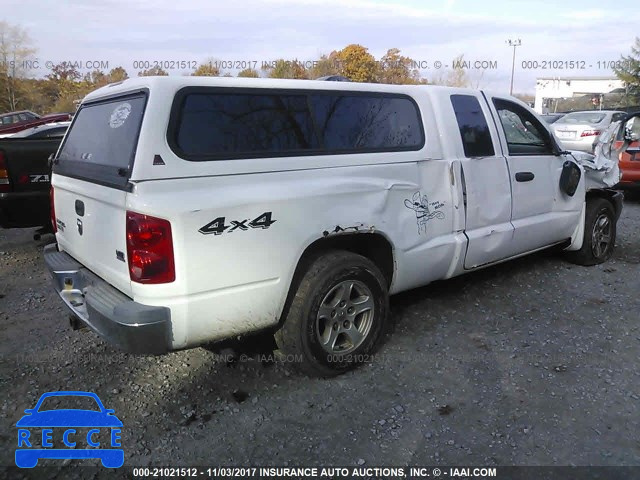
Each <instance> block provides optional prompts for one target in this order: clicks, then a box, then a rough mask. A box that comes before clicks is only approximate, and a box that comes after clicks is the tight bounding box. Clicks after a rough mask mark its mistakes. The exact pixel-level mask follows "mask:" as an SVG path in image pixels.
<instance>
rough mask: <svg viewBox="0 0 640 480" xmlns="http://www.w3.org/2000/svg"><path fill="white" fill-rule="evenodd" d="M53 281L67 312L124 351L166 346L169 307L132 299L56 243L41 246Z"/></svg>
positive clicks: (162, 349) (148, 350)
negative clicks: (155, 305)
mask: <svg viewBox="0 0 640 480" xmlns="http://www.w3.org/2000/svg"><path fill="white" fill-rule="evenodd" d="M44 260H45V263H46V264H47V268H48V270H49V272H50V273H51V276H52V277H53V285H54V288H55V290H56V292H57V293H58V295H60V298H62V301H63V302H64V303H65V305H66V306H67V307H68V308H69V310H71V312H72V313H73V314H74V315H76V316H77V317H78V318H80V319H81V320H82V321H83V322H84V323H86V324H87V326H88V327H90V328H91V329H92V330H94V331H95V332H96V333H98V334H99V335H100V336H102V337H104V338H105V340H107V341H108V342H109V343H112V344H114V345H116V346H118V347H119V348H121V349H122V350H124V351H125V352H130V353H151V354H159V353H165V352H167V351H169V350H170V346H171V311H170V310H169V309H168V308H166V307H154V306H149V305H142V304H140V303H136V302H134V301H133V300H132V299H131V298H129V297H127V296H126V295H125V294H124V293H122V292H120V291H119V290H117V289H115V288H114V287H112V286H111V285H109V284H108V283H107V282H105V281H104V280H102V279H101V278H100V277H98V276H97V275H95V274H94V273H93V272H91V271H90V270H89V269H87V268H86V267H84V266H83V265H82V264H80V263H79V262H77V261H76V260H75V259H73V258H72V257H71V256H70V255H68V254H67V253H65V252H59V251H58V248H57V245H56V244H55V243H54V244H50V245H47V246H46V247H45V248H44Z"/></svg>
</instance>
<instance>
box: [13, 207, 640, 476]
mask: <svg viewBox="0 0 640 480" xmlns="http://www.w3.org/2000/svg"><path fill="white" fill-rule="evenodd" d="M32 235H33V230H0V332H1V333H0V338H1V341H0V361H1V363H0V369H1V374H0V382H1V383H0V388H1V391H2V399H1V400H0V403H1V411H0V422H1V428H0V438H1V440H2V444H3V445H4V448H3V449H2V450H0V465H2V466H9V465H13V464H14V460H13V455H14V449H15V445H16V427H15V422H16V421H17V420H18V419H19V418H20V417H21V415H22V411H23V410H24V409H25V408H31V407H32V406H33V405H34V404H35V402H36V400H37V399H38V398H39V397H40V395H41V394H42V393H44V392H47V391H52V390H88V391H93V392H96V393H97V394H98V395H99V396H100V398H101V399H102V401H103V402H104V404H105V406H106V407H107V408H113V409H115V411H116V415H117V416H118V417H119V418H120V419H121V420H122V421H123V423H124V428H123V431H122V444H123V448H124V451H125V465H130V466H134V465H244V466H247V465H256V464H258V465H301V464H303V465H304V464H313V465H343V466H350V465H354V466H355V465H365V466H373V465H406V464H410V465H419V464H425V465H483V466H493V465H640V433H639V432H640V369H638V362H639V360H640V329H639V322H638V320H639V317H640V296H639V295H638V293H639V292H640V196H638V195H636V196H634V197H631V198H628V199H627V200H626V201H625V210H624V212H623V215H622V218H621V219H620V222H619V224H618V245H617V249H616V251H615V254H614V257H613V259H612V260H611V261H609V262H608V263H606V264H604V265H600V266H596V267H590V268H587V267H578V266H575V265H571V264H569V263H567V262H566V261H564V260H563V259H562V258H561V257H558V256H557V255H553V254H550V253H542V254H537V255H533V256H529V257H526V258H523V259H520V260H516V261H512V262H509V263H506V264H503V265H499V266H496V267H493V268H489V269H486V270H483V271H480V272H476V273H473V274H469V275H466V276H462V277H459V278H456V279H452V280H449V281H445V282H437V283H435V284H432V285H430V286H427V287H425V288H421V289H417V290H413V291H410V292H407V293H403V294H400V295H398V296H396V297H393V299H392V314H393V315H394V316H395V318H396V319H397V322H398V324H397V328H396V331H395V333H394V334H393V336H392V337H391V338H390V339H389V340H388V341H387V342H386V344H385V346H384V347H383V348H382V349H381V351H380V352H379V354H378V355H377V356H376V358H374V359H373V361H372V362H371V363H368V364H366V365H365V366H363V367H362V368H359V369H357V370H356V371H354V372H350V373H348V374H345V375H343V376H341V377H339V378H335V379H330V380H319V379H312V378H306V377H303V376H301V375H299V374H297V373H296V372H295V371H294V370H293V369H292V368H291V365H289V364H287V363H286V362H281V361H279V360H278V361H275V362H274V361H273V357H272V356H270V355H267V354H262V355H259V354H253V355H247V356H244V357H242V358H241V359H240V360H239V361H234V362H228V361H226V360H228V359H229V357H228V356H227V355H226V352H222V353H218V354H216V353H213V352H211V351H208V350H205V349H202V348H198V349H194V350H189V351H183V352H177V353H172V354H169V355H166V356H161V357H152V356H134V355H126V354H123V353H121V352H119V351H118V350H116V349H114V348H112V347H111V346H110V345H108V344H105V343H104V342H103V341H102V340H100V339H99V338H98V337H97V336H96V335H95V334H93V333H92V332H90V331H87V330H83V331H72V330H70V328H69V326H68V321H67V315H66V313H65V311H64V309H63V308H62V304H61V301H60V300H59V299H58V298H57V296H56V295H55V294H54V293H53V291H52V289H51V287H50V284H49V277H48V274H46V273H45V270H44V264H43V261H42V258H41V251H42V247H43V246H44V245H45V244H46V243H49V242H51V241H52V237H49V238H47V239H42V240H40V241H34V240H33V239H32V238H31V237H32ZM51 462H53V461H49V464H52V463H51ZM74 462H76V461H74ZM42 464H47V462H46V461H44V462H42ZM53 464H56V463H53ZM36 470H37V469H36ZM77 471H78V470H77V469H76V472H77ZM4 472H5V473H6V472H7V470H5V471H4ZM23 472H24V471H22V473H23ZM14 473H15V471H13V473H12V475H13V474H14Z"/></svg>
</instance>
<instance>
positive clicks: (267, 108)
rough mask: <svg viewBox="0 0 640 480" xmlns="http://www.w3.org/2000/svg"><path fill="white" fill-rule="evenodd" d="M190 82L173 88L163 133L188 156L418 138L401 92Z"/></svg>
mask: <svg viewBox="0 0 640 480" xmlns="http://www.w3.org/2000/svg"><path fill="white" fill-rule="evenodd" d="M189 90H191V91H189ZM193 90H194V89H187V92H184V91H183V92H184V93H182V94H181V93H179V94H178V97H177V99H176V103H175V104H174V111H173V113H172V120H171V126H170V128H169V134H168V135H169V143H170V144H171V146H172V148H173V149H174V150H175V151H176V153H178V154H179V155H180V156H181V157H183V158H185V159H187V160H215V159H229V158H256V157H277V156H287V155H322V154H327V153H361V152H368V151H398V150H419V149H420V148H422V146H423V145H424V133H423V131H422V127H421V121H420V116H419V113H418V110H417V106H416V104H415V103H414V102H413V101H412V100H410V99H409V98H408V97H404V96H401V95H396V96H389V95H384V96H382V95H379V96H378V95H365V94H358V95H355V94H353V93H352V94H348V93H346V92H318V91H314V92H305V91H299V92H298V91H296V92H290V91H289V92H278V91H271V90H261V91H255V90H254V91H251V92H246V93H245V92H239V93H227V92H225V91H223V90H222V89H197V91H193Z"/></svg>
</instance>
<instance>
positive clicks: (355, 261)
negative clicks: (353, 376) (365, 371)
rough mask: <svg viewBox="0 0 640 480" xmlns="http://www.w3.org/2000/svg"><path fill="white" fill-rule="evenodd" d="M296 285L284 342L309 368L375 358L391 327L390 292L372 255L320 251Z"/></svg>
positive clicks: (279, 338) (332, 368)
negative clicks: (389, 312)
mask: <svg viewBox="0 0 640 480" xmlns="http://www.w3.org/2000/svg"><path fill="white" fill-rule="evenodd" d="M294 288H296V291H295V296H294V297H293V300H292V302H291V305H290V307H289V309H288V311H287V312H285V321H284V324H283V326H282V328H281V329H280V330H279V331H278V332H276V335H275V338H276V343H277V344H278V347H279V348H280V350H281V351H282V353H284V354H285V355H286V356H287V357H291V358H294V359H295V362H296V365H297V366H298V367H299V368H300V369H301V370H302V371H304V372H305V373H307V374H311V375H315V376H324V377H327V376H334V375H338V374H340V373H342V372H345V371H347V370H349V369H351V368H354V367H355V366H356V365H358V364H361V363H364V362H367V361H370V360H371V355H372V353H373V352H374V351H375V349H376V347H377V346H378V345H379V344H380V343H381V341H382V339H383V337H384V334H385V333H386V332H387V327H388V318H387V317H388V311H389V293H388V288H387V282H386V280H385V279H384V277H383V275H382V273H381V272H380V270H379V269H378V267H376V265H375V264H374V263H373V262H371V261H370V260H369V259H368V258H365V257H363V256H361V255H357V254H354V253H351V252H344V251H332V252H328V253H326V254H324V255H322V256H320V257H318V258H317V259H316V260H315V261H314V262H313V263H312V264H311V265H310V266H309V268H308V269H307V271H306V273H305V275H304V277H303V278H302V280H301V281H300V283H299V284H298V285H297V286H296V287H294Z"/></svg>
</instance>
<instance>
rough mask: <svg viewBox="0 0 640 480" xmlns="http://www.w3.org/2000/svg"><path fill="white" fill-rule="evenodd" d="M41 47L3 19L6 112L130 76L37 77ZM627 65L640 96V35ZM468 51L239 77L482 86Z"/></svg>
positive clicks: (63, 106)
mask: <svg viewBox="0 0 640 480" xmlns="http://www.w3.org/2000/svg"><path fill="white" fill-rule="evenodd" d="M36 52H37V49H36V48H35V47H34V46H33V42H32V41H31V39H30V37H29V35H28V32H27V31H26V30H25V29H24V28H22V27H20V26H17V25H11V24H9V23H7V22H3V21H0V112H6V111H14V110H33V111H35V112H38V113H42V114H45V113H51V112H73V111H75V108H76V105H77V102H78V101H79V100H81V99H82V98H83V97H84V96H85V95H86V94H87V93H89V92H90V91H92V90H95V89H96V88H99V87H102V86H105V85H107V84H109V83H113V82H119V81H122V80H125V79H127V78H129V73H128V72H127V71H126V70H125V69H124V68H123V67H122V66H117V67H114V68H111V69H110V70H109V71H108V72H105V71H101V70H94V71H90V72H86V73H84V74H83V73H81V72H80V71H78V69H77V68H76V65H74V64H73V63H71V62H60V63H58V64H56V65H52V66H51V67H50V68H49V73H48V74H47V75H46V76H45V77H44V78H34V77H33V72H32V71H30V70H29V68H28V65H29V59H32V58H34V56H35V54H36ZM623 60H624V62H623V63H622V65H624V66H625V67H624V68H623V69H621V70H616V72H615V73H616V74H617V75H618V77H619V78H621V79H622V80H624V81H625V82H626V84H627V85H628V86H629V89H630V92H631V93H632V94H634V95H635V94H638V95H639V96H640V39H637V38H636V44H635V46H634V47H632V52H631V55H629V56H628V57H623ZM463 62H464V56H463V55H459V56H458V57H456V58H455V59H454V60H453V62H452V67H451V68H449V69H441V70H438V71H437V73H435V74H434V75H432V76H430V77H429V78H425V77H423V76H421V75H420V72H419V71H418V69H416V68H415V66H416V62H415V61H414V60H413V59H412V58H410V57H408V56H404V55H402V53H401V51H400V49H398V48H390V49H388V50H387V52H386V53H385V54H384V55H383V56H382V57H381V58H380V59H376V58H375V57H374V56H373V55H372V54H371V53H370V52H369V49H368V48H366V47H364V46H362V45H359V44H351V45H347V46H346V47H344V48H342V49H341V50H336V51H332V52H331V53H329V54H325V55H321V56H320V58H318V59H317V60H314V61H313V62H298V61H295V60H288V59H285V58H280V59H277V60H274V61H271V62H268V63H266V64H264V65H262V66H261V68H260V69H259V70H257V69H251V68H247V69H245V70H241V71H239V72H238V73H237V76H238V77H256V78H257V77H268V78H291V79H314V78H318V77H323V76H327V75H342V76H344V77H347V78H348V79H350V80H351V81H354V82H374V83H388V84H414V85H420V84H423V85H424V84H436V85H448V86H454V87H473V88H479V87H480V86H481V82H482V80H483V76H484V71H483V70H480V71H473V72H469V71H467V70H465V69H464V68H463V66H462V65H463V64H464V63H463ZM219 64H220V62H216V60H215V59H213V58H209V59H206V60H205V61H203V62H202V63H200V64H199V65H198V67H197V68H195V69H194V70H192V71H191V72H183V74H184V75H194V76H226V77H231V76H233V75H232V74H231V73H230V72H223V71H221V70H220V69H219V68H218V65H219ZM136 74H137V75H138V76H149V75H168V72H167V71H165V70H163V69H162V68H158V67H153V68H150V69H147V70H141V71H138V72H136Z"/></svg>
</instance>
